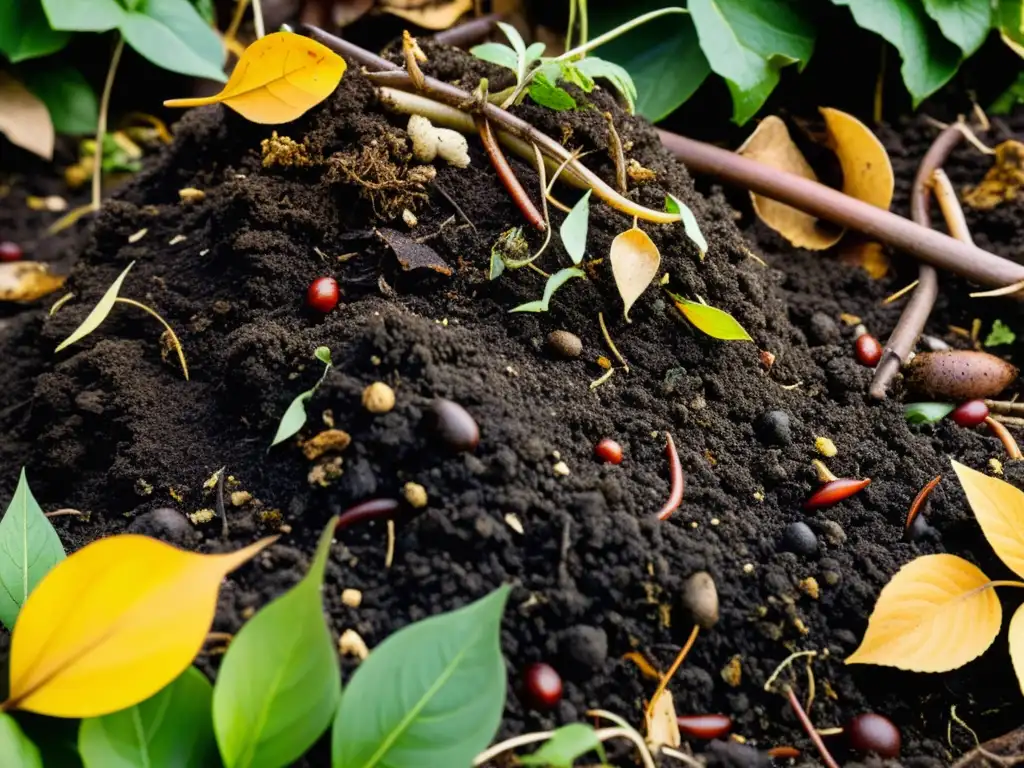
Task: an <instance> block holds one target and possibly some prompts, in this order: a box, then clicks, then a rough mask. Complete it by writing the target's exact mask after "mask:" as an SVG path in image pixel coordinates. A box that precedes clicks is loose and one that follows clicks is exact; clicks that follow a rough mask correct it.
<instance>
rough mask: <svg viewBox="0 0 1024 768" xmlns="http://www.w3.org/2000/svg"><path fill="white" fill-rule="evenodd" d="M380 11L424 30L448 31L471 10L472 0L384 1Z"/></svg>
mask: <svg viewBox="0 0 1024 768" xmlns="http://www.w3.org/2000/svg"><path fill="white" fill-rule="evenodd" d="M380 9H381V10H382V11H384V12H385V13H390V14H392V15H394V16H398V17H399V18H402V19H405V20H406V21H408V22H410V23H412V24H415V25H416V26H418V27H423V28H424V29H448V27H450V26H452V25H453V24H454V23H455V22H456V21H458V20H459V18H460V17H461V16H462V15H463V14H464V13H469V12H470V11H472V10H473V0H384V2H382V3H381V6H380Z"/></svg>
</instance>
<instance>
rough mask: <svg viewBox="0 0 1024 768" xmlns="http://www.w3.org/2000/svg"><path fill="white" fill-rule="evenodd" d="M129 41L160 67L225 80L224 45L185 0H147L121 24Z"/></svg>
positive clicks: (126, 16)
mask: <svg viewBox="0 0 1024 768" xmlns="http://www.w3.org/2000/svg"><path fill="white" fill-rule="evenodd" d="M119 28H120V30H121V33H122V34H123V35H124V39H125V42H126V43H128V45H130V46H131V47H132V48H134V49H135V50H136V51H138V52H139V53H140V54H141V55H142V56H143V57H145V58H147V59H149V60H150V61H151V62H153V63H154V64H156V65H157V66H158V67H162V68H163V69H168V70H170V71H172V72H180V73H181V74H183V75H193V76H195V77H203V78H207V79H209V80H216V81H217V82H221V83H223V82H225V81H226V80H227V77H226V76H225V75H224V57H225V50H224V44H223V43H221V41H220V38H218V37H217V33H216V32H214V31H213V28H212V27H210V26H209V25H208V24H207V23H206V22H205V21H203V17H202V16H200V15H199V12H198V11H197V10H196V9H195V7H194V6H192V5H191V4H190V3H188V2H186V1H185V0H146V3H145V4H144V5H143V6H141V7H140V8H139V10H138V11H135V12H133V13H128V14H126V15H125V18H124V21H123V22H121V24H120V27H119Z"/></svg>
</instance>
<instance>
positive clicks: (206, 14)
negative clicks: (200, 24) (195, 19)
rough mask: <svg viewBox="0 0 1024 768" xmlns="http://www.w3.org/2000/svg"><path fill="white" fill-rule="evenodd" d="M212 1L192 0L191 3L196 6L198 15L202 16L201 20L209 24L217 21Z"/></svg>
mask: <svg viewBox="0 0 1024 768" xmlns="http://www.w3.org/2000/svg"><path fill="white" fill-rule="evenodd" d="M213 2H214V0H192V5H194V6H195V7H196V11H197V12H198V13H199V15H200V16H202V17H203V21H205V22H206V23H207V24H210V25H214V24H216V23H217V9H216V8H215V7H214V5H213Z"/></svg>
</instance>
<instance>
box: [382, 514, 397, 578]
mask: <svg viewBox="0 0 1024 768" xmlns="http://www.w3.org/2000/svg"><path fill="white" fill-rule="evenodd" d="M394 559H395V521H394V520H388V550H387V552H386V553H385V554H384V567H385V568H390V567H391V563H392V562H393V561H394Z"/></svg>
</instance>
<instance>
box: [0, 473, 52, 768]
mask: <svg viewBox="0 0 1024 768" xmlns="http://www.w3.org/2000/svg"><path fill="white" fill-rule="evenodd" d="M63 559H64V546H63V545H62V544H61V543H60V537H59V536H57V532H56V531H55V530H54V529H53V526H52V525H50V521H49V519H48V518H47V517H46V515H44V514H43V510H42V509H41V508H40V507H39V503H38V502H37V501H36V498H35V496H33V495H32V489H31V488H29V487H28V480H27V479H26V477H25V470H24V469H22V470H21V477H20V478H19V479H18V487H17V488H15V489H14V497H13V498H12V499H11V503H10V504H9V505H8V506H7V511H6V512H5V513H4V516H3V519H2V520H0V621H2V622H3V623H4V626H5V627H7V629H9V630H13V629H14V622H15V620H16V619H17V618H18V612H19V611H20V610H21V606H22V605H23V604H24V603H25V601H26V600H27V599H28V596H29V595H30V594H31V593H32V590H33V589H35V586H36V584H38V583H39V582H40V581H41V580H42V578H43V576H45V575H46V574H47V573H48V572H49V571H50V569H51V568H53V566H55V565H56V564H57V563H59V562H60V561H61V560H63ZM0 765H3V763H0Z"/></svg>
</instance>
